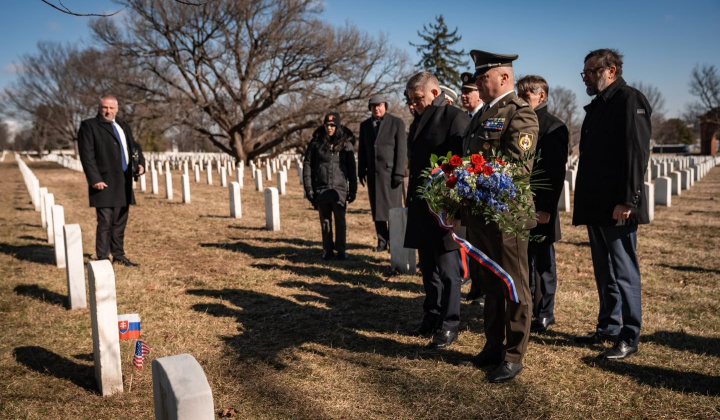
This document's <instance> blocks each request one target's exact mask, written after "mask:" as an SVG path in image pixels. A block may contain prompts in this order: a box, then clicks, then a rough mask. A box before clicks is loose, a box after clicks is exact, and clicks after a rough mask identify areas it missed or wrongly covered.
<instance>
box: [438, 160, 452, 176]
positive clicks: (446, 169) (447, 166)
mask: <svg viewBox="0 0 720 420" xmlns="http://www.w3.org/2000/svg"><path fill="white" fill-rule="evenodd" d="M440 169H442V171H443V172H445V175H450V174H451V173H452V171H453V170H454V169H455V168H454V167H453V166H452V165H451V164H449V163H443V164H442V165H440Z"/></svg>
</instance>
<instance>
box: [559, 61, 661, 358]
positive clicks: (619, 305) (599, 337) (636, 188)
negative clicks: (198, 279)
mask: <svg viewBox="0 0 720 420" xmlns="http://www.w3.org/2000/svg"><path fill="white" fill-rule="evenodd" d="M622 65H623V61H622V55H621V54H620V53H619V52H617V51H616V50H611V49H599V50H595V51H591V52H590V53H589V54H588V55H587V56H586V57H585V67H584V69H583V71H582V73H581V74H580V75H581V76H582V78H583V82H585V86H586V90H587V93H588V95H591V96H593V95H594V96H595V98H594V99H593V100H592V102H590V104H589V105H587V106H585V112H586V114H585V120H584V121H583V125H582V131H581V136H580V162H579V166H578V174H577V180H576V185H575V211H574V212H573V224H574V225H587V230H588V236H589V238H590V251H591V253H592V260H593V269H594V271H595V282H596V283H597V288H598V295H599V297H600V310H599V314H598V322H597V325H596V327H595V332H593V333H592V334H590V335H586V336H580V337H576V339H575V340H576V341H577V342H580V343H587V344H594V343H597V342H600V341H606V340H610V341H614V342H615V345H614V346H613V347H612V348H611V349H610V350H608V351H606V352H605V353H604V354H603V357H605V358H606V359H611V360H619V359H624V358H626V357H628V356H631V355H632V354H634V353H636V352H637V350H638V342H639V340H640V324H641V319H642V309H641V300H640V266H639V264H638V259H637V254H636V253H635V247H636V246H637V228H638V225H639V224H645V223H649V222H650V219H649V216H648V203H647V200H646V199H645V195H644V194H643V188H644V182H645V171H646V170H647V164H648V159H649V158H650V132H651V125H650V115H651V113H652V109H651V108H650V104H649V103H648V100H647V98H645V95H643V94H642V93H641V92H640V91H638V90H637V89H635V88H632V87H630V86H628V85H627V84H626V83H625V80H624V79H623V78H622Z"/></svg>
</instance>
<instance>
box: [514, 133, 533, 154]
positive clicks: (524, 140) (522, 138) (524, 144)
mask: <svg viewBox="0 0 720 420" xmlns="http://www.w3.org/2000/svg"><path fill="white" fill-rule="evenodd" d="M534 137H535V136H534V135H532V134H530V133H523V132H522V131H521V132H520V133H519V134H518V146H520V148H521V149H522V150H523V151H525V152H527V151H528V150H530V148H531V147H532V144H533V138H534Z"/></svg>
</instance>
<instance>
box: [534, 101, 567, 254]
mask: <svg viewBox="0 0 720 420" xmlns="http://www.w3.org/2000/svg"><path fill="white" fill-rule="evenodd" d="M535 114H536V115H537V117H538V123H539V125H540V131H539V134H538V142H537V148H536V149H535V150H536V153H537V155H538V157H539V159H536V160H535V164H534V165H533V170H534V171H535V172H537V174H536V175H534V176H533V177H532V178H530V183H531V184H533V183H536V182H539V183H542V184H543V186H542V188H538V189H537V190H535V197H534V201H535V210H536V211H544V212H546V213H550V221H549V222H548V223H545V224H538V225H537V226H536V227H534V228H533V229H532V230H531V231H530V234H531V235H542V236H544V237H545V240H544V241H543V242H544V243H553V242H555V241H559V240H560V237H561V235H560V218H559V217H558V202H559V201H560V194H561V193H562V189H563V186H564V181H565V172H566V169H565V164H566V163H567V157H568V142H569V133H568V129H567V126H565V124H564V123H563V122H562V121H560V119H559V118H557V117H556V116H554V115H552V114H550V113H549V112H548V110H547V105H546V103H545V102H543V103H542V104H540V105H539V106H538V107H537V108H535Z"/></svg>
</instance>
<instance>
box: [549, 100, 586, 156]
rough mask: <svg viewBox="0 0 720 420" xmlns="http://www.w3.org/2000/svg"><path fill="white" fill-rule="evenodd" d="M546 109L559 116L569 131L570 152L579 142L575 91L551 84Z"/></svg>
mask: <svg viewBox="0 0 720 420" xmlns="http://www.w3.org/2000/svg"><path fill="white" fill-rule="evenodd" d="M548 111H550V113H551V114H553V115H555V116H556V117H558V118H560V119H561V120H562V121H563V122H564V123H565V125H566V126H567V128H568V131H569V132H570V147H569V150H570V152H572V150H573V149H575V148H576V147H577V145H578V143H580V122H579V119H578V115H577V114H578V106H577V97H576V96H575V93H574V92H573V91H571V90H570V89H568V88H565V87H563V86H553V87H552V88H550V95H549V97H548Z"/></svg>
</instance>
